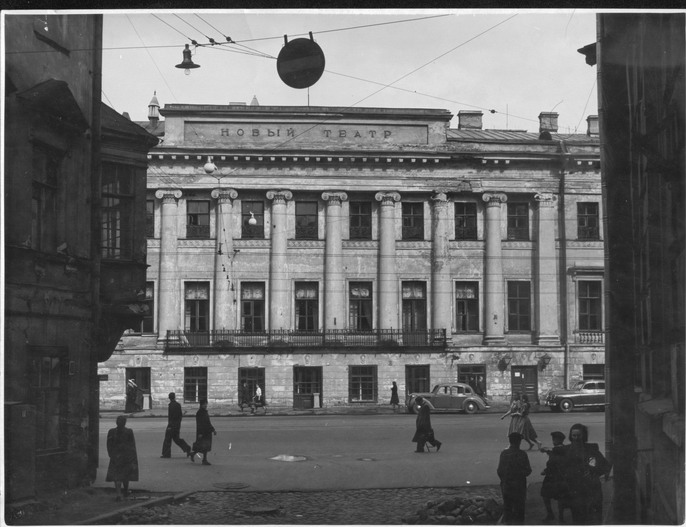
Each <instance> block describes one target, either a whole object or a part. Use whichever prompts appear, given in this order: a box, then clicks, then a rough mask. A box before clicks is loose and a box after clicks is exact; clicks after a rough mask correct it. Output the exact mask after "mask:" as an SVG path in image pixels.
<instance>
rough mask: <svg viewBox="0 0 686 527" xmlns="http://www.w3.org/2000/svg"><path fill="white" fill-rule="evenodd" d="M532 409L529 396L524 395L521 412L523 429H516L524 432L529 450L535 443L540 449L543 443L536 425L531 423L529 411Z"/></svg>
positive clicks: (521, 432) (523, 435)
mask: <svg viewBox="0 0 686 527" xmlns="http://www.w3.org/2000/svg"><path fill="white" fill-rule="evenodd" d="M530 410H531V404H529V398H528V397H527V395H526V394H523V395H522V399H521V406H520V413H521V418H520V420H521V423H520V424H521V430H516V432H519V433H520V434H522V437H523V438H524V441H526V442H527V443H529V450H531V449H532V448H533V446H534V443H535V444H537V445H538V449H539V450H540V449H541V445H542V443H541V442H540V441H539V440H538V434H537V433H536V430H535V429H534V425H532V424H531V419H529V411H530Z"/></svg>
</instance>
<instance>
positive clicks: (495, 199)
mask: <svg viewBox="0 0 686 527" xmlns="http://www.w3.org/2000/svg"><path fill="white" fill-rule="evenodd" d="M481 199H483V200H484V201H485V202H486V206H487V207H500V204H501V203H505V202H506V201H507V196H506V195H505V194H504V193H502V192H485V193H484V195H483V196H481Z"/></svg>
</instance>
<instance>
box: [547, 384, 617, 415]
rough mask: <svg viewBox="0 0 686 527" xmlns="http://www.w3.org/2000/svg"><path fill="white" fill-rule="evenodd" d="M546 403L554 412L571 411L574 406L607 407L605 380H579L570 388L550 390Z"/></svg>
mask: <svg viewBox="0 0 686 527" xmlns="http://www.w3.org/2000/svg"><path fill="white" fill-rule="evenodd" d="M545 405H546V406H549V407H550V409H551V410H552V411H554V412H560V411H561V412H571V411H572V410H573V409H574V408H601V409H603V410H604V409H605V381H599V380H588V381H579V382H577V383H576V384H575V385H574V386H573V387H572V388H570V389H569V390H550V392H549V393H548V395H547V397H546V399H545Z"/></svg>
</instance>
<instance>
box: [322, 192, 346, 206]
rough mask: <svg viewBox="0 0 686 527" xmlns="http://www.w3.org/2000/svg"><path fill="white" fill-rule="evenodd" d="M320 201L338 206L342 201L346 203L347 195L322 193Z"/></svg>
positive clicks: (342, 193) (343, 193)
mask: <svg viewBox="0 0 686 527" xmlns="http://www.w3.org/2000/svg"><path fill="white" fill-rule="evenodd" d="M322 199H323V200H324V201H326V202H328V203H329V205H340V204H341V203H342V202H343V201H348V195H347V194H346V193H345V192H323V193H322Z"/></svg>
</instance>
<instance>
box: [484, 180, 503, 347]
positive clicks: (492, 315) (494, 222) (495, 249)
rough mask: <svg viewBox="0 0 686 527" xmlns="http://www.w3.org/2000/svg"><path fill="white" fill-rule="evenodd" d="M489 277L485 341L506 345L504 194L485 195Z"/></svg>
mask: <svg viewBox="0 0 686 527" xmlns="http://www.w3.org/2000/svg"><path fill="white" fill-rule="evenodd" d="M483 200H484V201H485V202H486V229H485V230H486V276H485V277H484V289H485V292H484V293H485V294H484V298H485V305H484V340H483V343H484V344H486V345H500V344H505V336H504V335H505V315H504V312H505V292H504V291H503V287H504V283H503V259H502V258H503V249H502V244H501V237H500V205H501V204H502V203H505V202H506V201H507V196H506V195H505V194H501V193H496V194H492V193H485V194H484V195H483Z"/></svg>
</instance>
